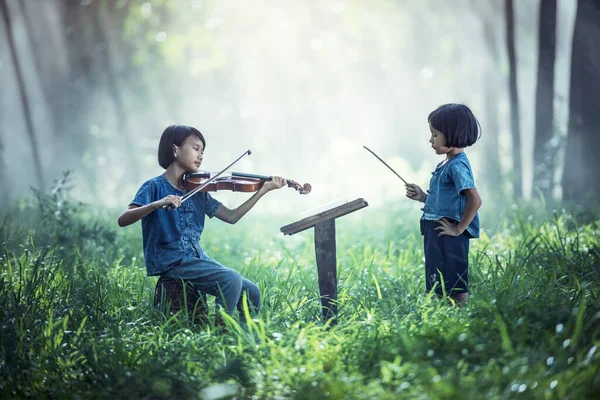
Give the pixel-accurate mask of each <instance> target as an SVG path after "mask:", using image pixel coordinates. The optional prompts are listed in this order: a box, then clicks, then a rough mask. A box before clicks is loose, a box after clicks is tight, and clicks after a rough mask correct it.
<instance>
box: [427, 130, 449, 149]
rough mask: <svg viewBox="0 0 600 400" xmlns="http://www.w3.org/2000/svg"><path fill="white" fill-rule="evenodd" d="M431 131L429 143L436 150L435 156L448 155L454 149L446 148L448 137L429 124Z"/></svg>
mask: <svg viewBox="0 0 600 400" xmlns="http://www.w3.org/2000/svg"><path fill="white" fill-rule="evenodd" d="M429 130H430V131H431V138H430V139H429V143H431V147H433V149H434V150H435V154H448V153H449V152H450V150H452V148H451V147H446V136H444V134H443V133H442V132H440V131H438V130H437V129H435V128H434V127H433V126H431V124H429Z"/></svg>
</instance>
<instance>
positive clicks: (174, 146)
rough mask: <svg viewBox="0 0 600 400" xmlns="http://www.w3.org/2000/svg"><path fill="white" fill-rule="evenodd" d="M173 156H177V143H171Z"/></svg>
mask: <svg viewBox="0 0 600 400" xmlns="http://www.w3.org/2000/svg"><path fill="white" fill-rule="evenodd" d="M173 156H175V157H177V145H175V144H174V145H173Z"/></svg>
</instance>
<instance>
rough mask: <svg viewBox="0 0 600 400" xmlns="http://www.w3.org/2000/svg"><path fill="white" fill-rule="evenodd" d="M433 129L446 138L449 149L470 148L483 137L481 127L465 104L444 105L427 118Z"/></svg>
mask: <svg viewBox="0 0 600 400" xmlns="http://www.w3.org/2000/svg"><path fill="white" fill-rule="evenodd" d="M427 121H428V122H429V123H430V124H431V126H432V127H433V128H435V129H436V130H438V131H440V132H442V133H443V134H444V136H445V137H446V146H447V147H458V148H463V147H468V146H471V145H472V144H474V143H475V142H476V141H477V139H479V138H480V137H481V125H480V124H479V121H478V120H477V118H475V115H473V112H471V109H469V107H467V106H465V105H464V104H455V103H450V104H443V105H441V106H439V107H438V108H436V109H435V110H433V111H432V112H431V113H430V114H429V116H428V117H427Z"/></svg>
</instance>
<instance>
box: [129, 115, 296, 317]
mask: <svg viewBox="0 0 600 400" xmlns="http://www.w3.org/2000/svg"><path fill="white" fill-rule="evenodd" d="M205 149H206V141H205V139H204V136H202V134H201V133H200V131H198V130H197V129H196V128H193V127H190V126H185V125H171V126H169V127H167V128H166V129H165V130H164V132H163V133H162V136H161V138H160V143H159V146H158V163H159V164H160V166H161V167H163V168H164V169H165V170H166V171H165V172H164V173H163V174H161V175H159V176H157V177H154V178H152V179H150V180H148V181H146V182H145V183H144V184H142V186H141V187H140V188H139V190H138V192H137V194H136V195H135V197H134V198H133V200H132V201H131V203H130V204H129V207H128V208H127V209H126V210H125V211H123V213H122V214H121V215H120V216H119V219H118V222H119V226H121V227H125V226H127V225H131V224H133V223H135V222H137V221H139V220H140V219H141V220H142V236H143V246H144V259H145V262H146V273H147V275H148V276H156V275H160V276H162V277H166V278H173V279H183V280H185V281H187V282H189V283H191V284H192V285H193V287H194V289H195V290H198V291H200V292H202V293H207V294H210V295H212V296H215V297H216V303H217V304H218V305H219V306H221V307H223V308H224V309H225V310H226V311H227V313H229V314H233V313H234V311H235V309H236V307H237V309H238V310H242V308H241V307H242V305H241V299H242V293H243V292H246V296H247V298H248V301H249V307H250V309H251V310H253V311H255V312H256V311H258V309H259V307H260V301H261V293H260V289H259V288H258V286H256V284H254V283H253V282H251V281H250V280H248V279H246V278H244V277H243V276H241V275H240V273H239V272H237V271H235V270H233V269H231V268H228V267H225V266H223V265H221V264H219V263H218V262H217V261H215V260H214V259H212V258H210V257H209V256H208V255H207V254H206V253H205V252H204V251H203V250H202V249H201V248H200V245H199V240H200V235H201V234H202V231H203V230H204V221H205V216H208V217H209V218H212V217H217V218H218V219H220V220H221V221H224V222H228V223H230V224H235V223H236V222H237V221H239V220H240V218H242V217H243V216H244V215H245V214H246V213H247V212H248V211H249V210H250V209H251V208H252V207H253V206H254V205H255V204H256V202H257V201H258V200H259V199H260V198H261V197H262V196H264V195H265V194H266V193H267V192H269V191H271V190H274V189H279V188H281V187H283V186H284V185H285V184H286V182H285V180H284V179H283V178H281V177H272V179H271V180H269V181H267V182H265V183H264V184H263V185H262V186H261V188H260V189H259V190H258V191H257V192H256V193H254V195H252V197H250V198H249V199H248V200H246V201H245V202H244V203H243V204H242V205H240V206H239V207H237V208H235V209H233V210H230V209H229V208H227V207H225V206H224V205H223V204H221V203H220V202H219V201H217V200H216V199H215V198H213V197H212V196H211V195H210V194H208V193H207V192H199V193H197V194H195V195H193V196H191V197H190V198H189V199H188V201H185V202H183V203H182V201H181V198H182V196H183V195H184V194H185V192H186V190H185V182H184V174H186V173H191V172H196V171H197V170H198V168H199V167H200V165H201V164H202V159H203V156H204V150H205Z"/></svg>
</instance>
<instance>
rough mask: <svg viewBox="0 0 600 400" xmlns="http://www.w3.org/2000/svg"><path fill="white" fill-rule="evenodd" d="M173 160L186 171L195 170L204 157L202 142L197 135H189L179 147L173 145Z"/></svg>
mask: <svg viewBox="0 0 600 400" xmlns="http://www.w3.org/2000/svg"><path fill="white" fill-rule="evenodd" d="M174 148H175V149H174V151H175V162H177V163H178V164H179V165H180V166H181V167H182V168H183V169H184V170H185V171H186V172H197V171H198V169H199V168H200V165H202V159H203V158H204V144H202V140H200V139H199V138H198V137H197V136H195V135H191V136H188V138H187V139H186V140H185V142H184V143H183V145H182V146H181V147H179V146H177V145H175V146H174Z"/></svg>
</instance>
